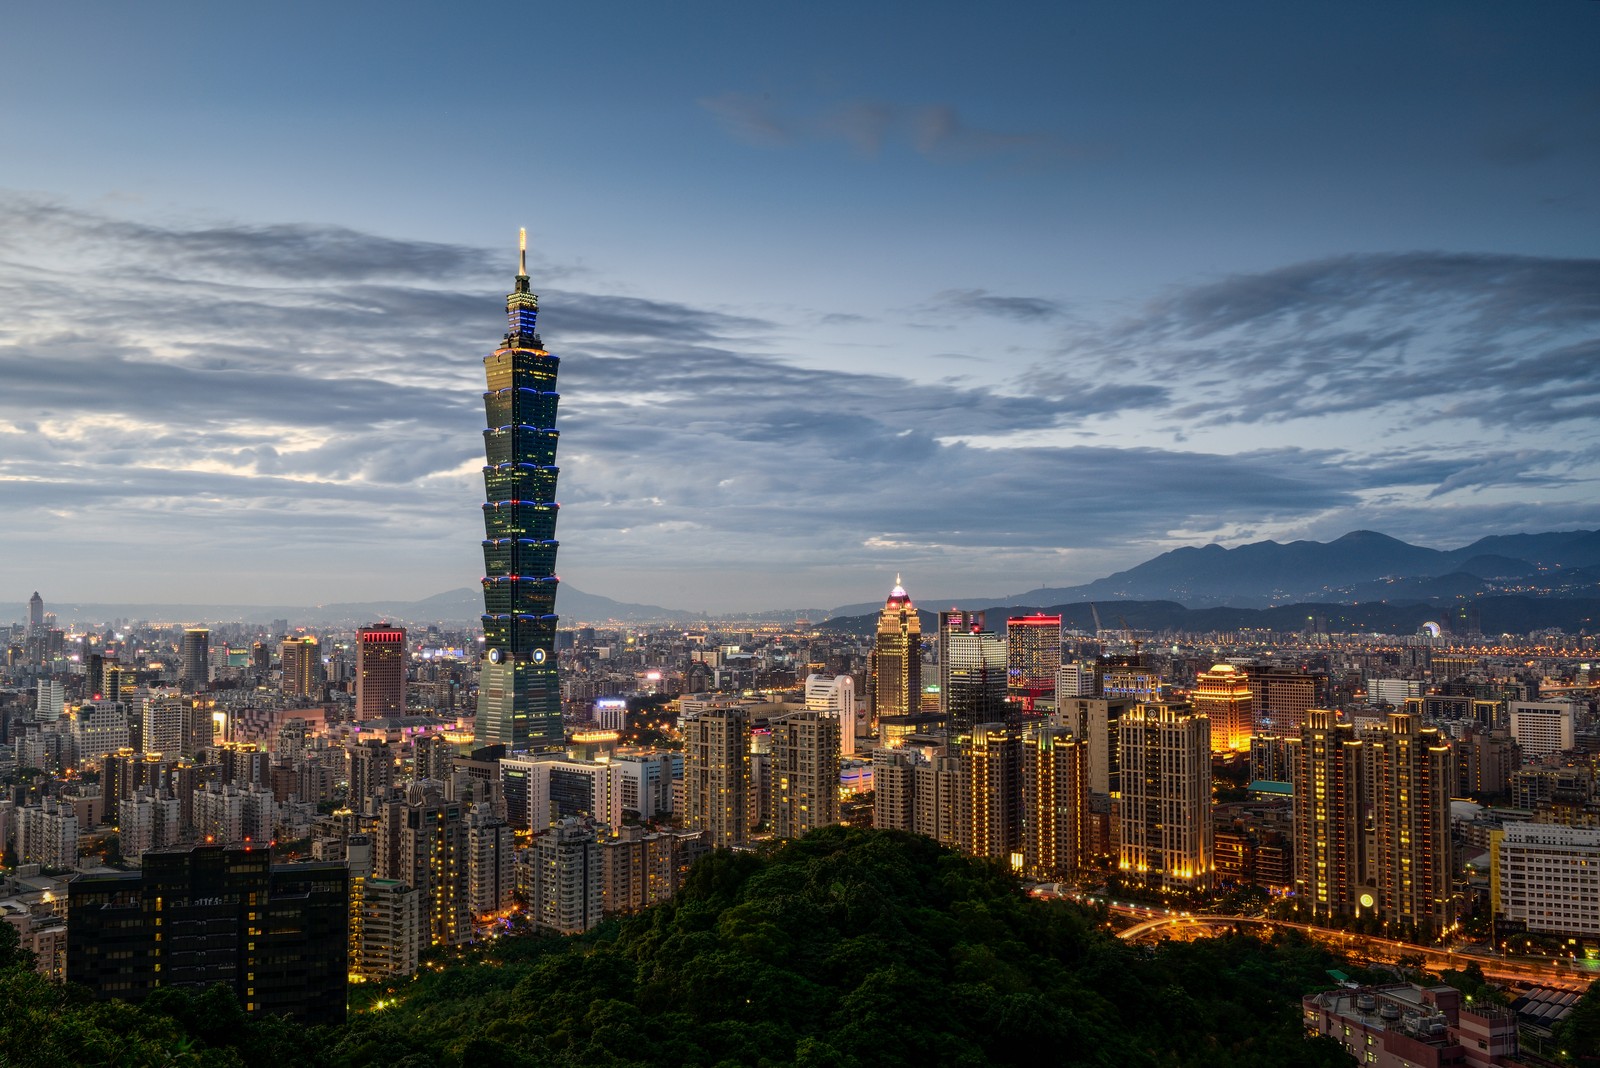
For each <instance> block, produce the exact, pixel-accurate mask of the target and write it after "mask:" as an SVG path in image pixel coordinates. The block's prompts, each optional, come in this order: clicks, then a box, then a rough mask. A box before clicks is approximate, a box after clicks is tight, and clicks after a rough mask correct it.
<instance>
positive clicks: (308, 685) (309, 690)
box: [278, 634, 322, 697]
mask: <svg viewBox="0 0 1600 1068" xmlns="http://www.w3.org/2000/svg"><path fill="white" fill-rule="evenodd" d="M278 653H279V660H280V663H281V664H282V667H283V679H282V682H281V683H280V684H279V686H280V689H282V691H283V693H284V694H285V695H286V696H289V697H315V696H318V693H317V691H318V687H319V684H320V683H321V682H322V646H321V645H320V644H319V643H318V642H317V636H316V635H315V634H307V635H305V636H303V637H298V638H285V639H284V640H283V643H282V644H281V645H280V646H279V647H278Z"/></svg>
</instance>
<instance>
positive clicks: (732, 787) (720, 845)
mask: <svg viewBox="0 0 1600 1068" xmlns="http://www.w3.org/2000/svg"><path fill="white" fill-rule="evenodd" d="M681 729H682V731H683V756H684V760H683V804H684V825H685V826H686V827H688V828H689V829H690V830H696V831H704V832H705V839H706V845H707V847H709V848H711V849H732V848H734V847H735V846H742V845H744V844H745V843H746V842H748V841H749V838H750V822H751V821H750V815H751V797H750V794H751V790H750V713H749V712H748V711H746V710H745V709H743V708H738V707H734V708H708V709H705V710H704V711H701V712H695V713H691V714H689V715H686V716H684V717H683V722H682V724H681Z"/></svg>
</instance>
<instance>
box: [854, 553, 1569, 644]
mask: <svg viewBox="0 0 1600 1068" xmlns="http://www.w3.org/2000/svg"><path fill="white" fill-rule="evenodd" d="M1597 558H1600V530H1572V531H1563V532H1557V533H1548V534H1510V535H1500V536H1496V537H1488V538H1480V539H1478V540H1477V541H1475V542H1473V543H1472V544H1471V545H1466V546H1463V547H1462V548H1459V549H1451V550H1441V549H1429V548H1425V547H1423V546H1420V545H1411V544H1408V543H1406V542H1403V541H1400V540H1399V539H1398V538H1391V537H1389V536H1388V535H1387V534H1379V533H1377V532H1376V531H1371V530H1355V531H1351V532H1350V533H1349V534H1346V535H1344V536H1343V537H1342V538H1338V539H1336V540H1334V541H1331V542H1318V541H1294V542H1289V543H1288V544H1282V543H1279V542H1275V541H1258V542H1254V543H1252V544H1249V545H1240V546H1238V547H1237V548H1233V549H1224V548H1223V547H1222V546H1220V545H1205V546H1185V547H1183V548H1181V549H1173V550H1171V551H1170V552H1165V553H1162V554H1161V555H1160V556H1156V557H1153V558H1151V559H1149V560H1146V561H1145V562H1144V563H1142V564H1139V565H1137V566H1135V567H1131V568H1129V569H1128V570H1126V571H1119V572H1117V573H1115V574H1113V575H1108V576H1106V577H1105V578H1102V579H1096V580H1095V581H1094V582H1090V583H1087V584H1085V585H1082V586H1064V587H1043V588H1039V589H1033V590H1028V591H1027V592H1025V593H1018V594H1012V595H1008V596H1002V597H966V598H958V599H955V600H950V601H947V600H943V599H940V598H930V597H926V596H924V597H919V598H918V600H919V601H921V602H922V603H923V604H927V605H930V606H935V607H938V608H947V607H955V608H986V607H995V606H1007V607H1010V606H1020V605H1030V604H1072V603H1077V602H1095V603H1102V602H1107V601H1117V602H1122V601H1176V602H1177V603H1179V604H1181V605H1185V606H1187V607H1189V608H1204V607H1214V606H1230V607H1239V608H1267V607H1271V606H1273V605H1284V604H1294V603H1297V602H1312V601H1315V602H1341V603H1347V602H1354V601H1359V600H1369V599H1370V600H1378V599H1382V600H1390V599H1393V598H1392V597H1391V596H1390V594H1391V593H1392V594H1393V595H1394V596H1396V597H1407V598H1411V599H1418V600H1433V599H1449V598H1458V597H1471V596H1477V595H1480V594H1486V593H1494V592H1507V593H1520V594H1534V595H1538V594H1546V595H1554V596H1580V597H1581V596H1600V584H1597V583H1596V582H1595V581H1594V580H1595V577H1596V576H1595V575H1594V574H1593V573H1592V572H1588V571H1585V570H1584V569H1592V568H1595V566H1596V560H1597ZM1447 577H1448V578H1447ZM1423 580H1437V581H1432V582H1427V581H1423ZM1390 587H1393V588H1392V589H1391V588H1390ZM879 607H881V603H878V604H873V603H870V602H866V603H860V604H851V605H844V606H842V607H840V608H837V609H835V610H834V615H835V616H854V615H860V614H864V613H867V612H873V611H876V610H877V609H878V608H879ZM1118 610H1119V611H1120V609H1118ZM1102 620H1103V621H1104V622H1106V623H1107V624H1108V625H1109V624H1111V623H1113V622H1114V620H1115V615H1114V613H1113V615H1112V617H1111V619H1106V616H1105V613H1104V611H1102Z"/></svg>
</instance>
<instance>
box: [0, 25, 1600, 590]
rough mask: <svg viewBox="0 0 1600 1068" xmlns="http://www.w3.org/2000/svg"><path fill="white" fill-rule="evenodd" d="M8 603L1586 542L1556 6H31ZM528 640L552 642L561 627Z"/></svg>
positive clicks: (1042, 577)
mask: <svg viewBox="0 0 1600 1068" xmlns="http://www.w3.org/2000/svg"><path fill="white" fill-rule="evenodd" d="M28 8H29V10H27V11H26V12H25V13H20V14H19V13H16V12H13V13H12V14H10V15H9V16H8V18H7V19H6V27H5V30H4V32H3V33H0V602H7V603H10V602H20V601H22V600H23V599H25V598H26V597H27V596H28V594H29V593H31V592H32V591H33V590H34V589H39V590H40V591H42V592H43V593H44V595H45V597H46V600H47V601H73V600H77V601H97V602H106V601H122V602H126V601H159V602H201V601H204V602H228V603H240V604H248V603H279V604H281V603H296V602H304V603H312V602H329V601H349V600H377V599H411V598H420V597H425V596H428V595H431V594H435V593H440V592H443V591H445V590H449V589H454V588H458V587H461V586H468V585H473V584H475V583H476V581H477V578H478V576H479V575H480V574H481V572H482V558H481V555H480V553H479V550H478V540H479V539H480V538H481V537H482V536H483V529H482V522H481V518H480V511H479V507H480V505H481V503H482V500H483V483H482V478H481V475H480V468H481V466H482V464H483V451H482V439H481V437H480V432H481V430H482V426H483V408H482V400H481V392H482V389H483V365H482V362H481V359H482V357H483V355H484V354H485V353H487V352H489V351H490V350H492V349H493V348H494V347H495V345H496V343H497V342H498V341H499V339H500V336H501V334H502V333H503V332H504V330H505V319H504V313H503V308H504V294H505V293H506V292H507V290H508V289H509V288H510V287H511V285H512V280H513V279H512V276H513V275H514V273H515V270H516V237H517V228H518V227H520V226H526V227H527V228H528V232H529V237H530V243H531V246H532V251H531V252H530V261H529V266H530V274H531V275H532V276H533V288H534V290H535V291H536V292H538V293H539V295H540V307H541V315H540V331H541V333H542V335H543V338H544V340H545V343H546V345H547V347H548V348H549V349H550V350H551V351H553V352H555V353H556V354H558V355H559V356H561V358H562V370H561V387H560V388H561V393H562V405H561V417H560V430H561V447H560V455H559V463H560V466H561V471H562V473H561V483H560V492H559V494H558V496H559V499H560V501H561V502H562V506H563V507H562V512H561V518H560V522H559V526H558V530H557V534H558V536H559V537H560V539H561V552H560V563H559V571H560V574H561V576H562V578H563V580H564V581H565V582H568V583H570V584H571V585H573V586H575V587H577V588H579V589H582V590H584V591H587V592H590V593H598V594H604V595H606V596H610V597H615V598H618V599H621V600H627V601H642V602H649V603H656V604H662V605H667V606H670V607H674V608H687V609H695V610H702V609H703V610H711V611H720V610H733V609H770V608H782V607H820V608H828V607H831V606H833V605H837V604H841V603H848V602H856V601H868V600H873V599H876V598H878V597H881V596H882V595H883V594H885V593H886V592H887V591H888V588H889V586H890V585H891V584H892V583H893V579H894V575H895V573H896V572H901V573H903V574H904V576H905V583H906V586H907V587H908V588H909V589H910V591H911V593H912V595H913V596H914V597H916V598H917V599H918V600H919V601H923V602H924V603H925V604H926V605H927V606H928V607H936V604H934V603H932V602H934V601H936V600H937V599H939V598H945V597H956V596H982V595H990V594H993V595H1000V594H1006V593H1014V592H1019V591H1022V590H1026V589H1029V588H1032V587H1035V586H1038V585H1041V584H1049V585H1066V584H1071V583H1076V582H1082V581H1088V580H1090V579H1093V578H1096V577H1099V576H1101V575H1104V574H1106V573H1109V572H1110V571H1113V570H1116V569H1118V568H1120V567H1125V566H1128V565H1131V564H1134V563H1137V562H1138V561H1140V560H1143V559H1145V558H1147V557H1150V556H1152V555H1155V554H1156V553H1158V552H1161V551H1164V550H1166V549H1169V548H1173V547H1175V546H1178V545H1183V544H1204V543H1207V542H1212V541H1217V542H1221V543H1223V544H1226V545H1236V544H1240V543H1243V542H1247V541H1254V540H1259V539H1262V538H1275V539H1278V540H1286V539H1293V538H1305V537H1310V538H1316V539H1319V540H1326V539H1329V538H1332V537H1337V536H1338V535H1340V534H1343V533H1345V532H1346V531H1349V530H1353V529H1358V528H1367V529H1375V530H1381V531H1383V532H1385V533H1388V534H1392V535H1394V536H1397V537H1401V538H1405V539H1406V540H1409V541H1413V542H1417V543H1420V544H1425V545H1430V546H1435V547H1440V548H1452V547H1456V546H1459V545H1464V544H1466V543H1468V542H1470V541H1472V540H1474V539H1476V538H1478V537H1481V536H1483V535H1486V534H1501V533H1511V532H1515V531H1519V530H1526V531H1540V530H1559V529H1573V528H1577V527H1594V526H1597V525H1600V487H1597V485H1596V480H1597V476H1600V59H1597V57H1600V3H1595V2H1592V0H1537V2H1528V3H1506V2H1503V0H1502V2H1495V3H1468V2H1463V0H1449V2H1441V3H1431V4H1430V3H1420V2H1419V3H1404V4H1396V3H1392V2H1384V3H1352V2H1348V0H1346V2H1341V3H1296V4H1285V3H1282V2H1281V0H1279V2H1272V3H1266V2H1262V3H1232V2H1227V3H1219V4H1194V3H1153V2H1152V3H1139V2H1131V3H1119V4H1105V3H1093V4H1090V3H1080V4H1054V5H1047V4H1029V5H1023V4H982V5H975V4H960V5H957V4H931V3H923V4H915V5H913V4H881V5H856V4H842V3H811V4H803V5H802V4H794V5H785V6H782V7H779V6H777V5H763V4H744V3H740V4H734V3H728V4H710V3H689V4H674V5H658V4H642V3H641V4H617V5H554V4H550V5H545V4H537V3H524V4H515V5H509V4H508V5H490V4H453V5H442V4H431V3H430V4H404V3H385V4H326V3H316V4H310V3H307V4H294V3H281V4H271V5H235V4H226V5H225V4H215V5H202V4H194V3H186V4H164V3H152V4H140V5H128V4H118V5H113V4H108V3H89V4H77V5H28ZM558 608H559V603H558Z"/></svg>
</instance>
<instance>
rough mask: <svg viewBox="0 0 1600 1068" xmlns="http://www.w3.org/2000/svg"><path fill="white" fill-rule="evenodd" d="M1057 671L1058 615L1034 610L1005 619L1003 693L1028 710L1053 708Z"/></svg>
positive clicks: (1058, 667)
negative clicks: (1042, 705)
mask: <svg viewBox="0 0 1600 1068" xmlns="http://www.w3.org/2000/svg"><path fill="white" fill-rule="evenodd" d="M1060 670H1061V617H1060V616H1047V615H1044V614H1042V613H1035V614H1033V615H1027V616H1013V617H1011V618H1010V619H1008V620H1006V696H1007V698H1008V699H1009V700H1011V701H1012V702H1014V703H1016V704H1018V705H1020V706H1021V708H1022V711H1024V712H1032V711H1034V706H1035V705H1036V704H1037V703H1039V702H1044V703H1047V704H1050V705H1051V706H1052V707H1054V704H1055V699H1056V675H1057V674H1058V673H1059V672H1060Z"/></svg>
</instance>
